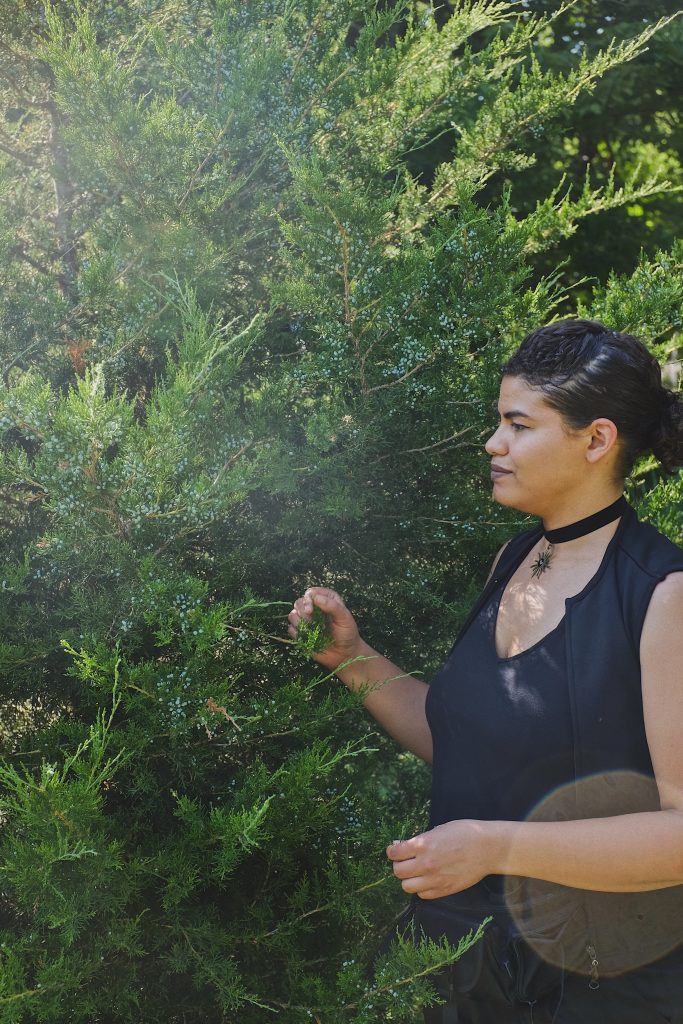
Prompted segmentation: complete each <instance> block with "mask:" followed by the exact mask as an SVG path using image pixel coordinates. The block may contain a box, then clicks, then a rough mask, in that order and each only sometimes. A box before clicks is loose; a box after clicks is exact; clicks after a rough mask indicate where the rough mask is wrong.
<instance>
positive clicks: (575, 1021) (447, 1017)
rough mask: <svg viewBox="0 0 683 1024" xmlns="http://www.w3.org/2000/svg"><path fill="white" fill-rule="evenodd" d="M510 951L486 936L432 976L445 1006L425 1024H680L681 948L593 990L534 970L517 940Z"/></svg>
mask: <svg viewBox="0 0 683 1024" xmlns="http://www.w3.org/2000/svg"><path fill="white" fill-rule="evenodd" d="M477 947H480V948H479V949H477ZM516 949H517V953H516V955H514V956H512V957H510V956H508V955H506V951H505V950H504V949H503V947H501V945H500V944H499V943H497V942H496V940H495V935H493V934H488V935H485V937H484V939H482V940H481V941H480V942H479V943H477V945H476V946H474V947H472V949H470V950H468V952H467V953H465V955H464V956H463V957H462V958H461V960H459V961H458V963H457V964H455V965H454V966H453V967H452V968H451V969H450V970H448V971H445V972H443V973H442V974H441V975H439V976H435V977H434V985H435V988H436V989H437V991H438V992H439V993H440V995H442V996H443V997H444V998H446V999H447V1002H446V1003H445V1004H444V1005H441V1006H435V1007H429V1008H426V1009H425V1010H424V1021H425V1024H664V1022H666V1024H683V950H681V949H680V948H679V949H678V950H675V951H674V952H673V953H671V954H669V955H668V956H666V957H664V958H663V959H661V960H658V961H656V962H655V963H652V964H648V965H647V966H645V967H641V968H638V970H636V971H630V972H628V973H627V974H622V975H615V976H612V977H601V978H599V980H598V982H597V987H595V985H596V982H595V981H594V980H593V981H592V982H591V979H590V978H589V977H587V976H585V975H582V974H576V973H574V972H570V971H565V970H563V969H562V968H560V967H554V966H552V965H550V964H545V965H538V963H537V958H536V957H535V954H534V953H533V951H532V950H530V949H529V947H527V946H526V944H524V943H520V942H519V940H518V942H517V944H516ZM501 951H502V952H503V956H502V957H501V956H500V953H501ZM508 952H509V947H508ZM497 954H498V955H497ZM525 956H526V957H527V959H526V963H525ZM591 984H592V985H593V986H594V987H591Z"/></svg>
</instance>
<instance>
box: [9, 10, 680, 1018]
mask: <svg viewBox="0 0 683 1024" xmlns="http://www.w3.org/2000/svg"><path fill="white" fill-rule="evenodd" d="M446 13H447V14H448V13H450V16H448V17H445V16H444V12H443V11H439V10H434V9H432V8H431V7H430V6H428V5H425V4H421V3H420V4H415V5H399V4H396V5H395V6H392V7H390V6H389V5H386V6H383V7H382V9H376V8H375V6H374V4H372V3H369V2H366V3H350V2H346V0H325V2H320V0H317V2H315V3H313V2H312V3H310V4H299V5H292V4H289V3H285V2H282V3H281V2H280V0H272V2H269V3H267V4H259V5H246V4H243V3H240V2H237V0H214V2H213V3H211V4H204V5H196V4H194V3H193V2H191V0H160V2H158V3H155V4H149V3H148V2H146V0H145V2H143V0H130V2H127V3H120V4H118V5H111V4H107V5H99V4H92V5H87V4H83V5H81V4H76V3H70V2H62V3H59V4H54V5H52V6H48V7H47V8H43V7H42V6H41V5H39V4H33V3H29V2H25V3H23V4H19V5H13V9H12V11H9V10H7V9H5V8H3V9H2V17H3V19H4V23H3V24H2V25H0V28H2V29H3V32H2V33H1V34H2V39H3V47H4V49H3V59H2V64H1V66H0V72H1V85H0V99H1V101H2V104H3V107H2V109H3V116H2V120H1V122H0V123H1V125H2V129H1V131H0V142H1V143H2V150H1V151H2V153H3V161H4V162H3V164H2V168H1V171H2V179H1V181H2V184H1V185H0V195H1V196H2V203H1V205H0V223H1V224H2V240H3V241H2V244H3V247H4V248H3V253H4V256H5V259H4V260H3V262H2V268H3V269H2V274H3V281H2V289H1V290H0V324H1V325H2V326H1V329H0V347H1V349H2V351H1V358H2V362H3V381H4V390H3V394H2V401H1V403H0V429H1V430H2V433H3V445H2V459H1V461H0V495H1V497H2V504H3V509H2V522H1V528H0V529H1V532H0V544H1V545H2V556H3V572H2V576H3V578H2V582H1V583H0V626H1V629H2V633H1V638H2V639H1V643H0V672H1V673H2V680H3V686H4V691H3V692H4V695H5V696H4V702H5V703H4V708H3V710H2V714H3V723H4V724H3V732H2V743H3V751H4V761H3V762H2V767H0V780H1V782H2V787H3V795H2V801H3V804H2V808H3V815H4V827H3V832H2V837H1V840H2V841H1V843H0V872H1V873H2V880H3V885H2V892H3V902H2V907H1V918H0V926H1V927H2V932H3V934H2V937H0V943H2V945H1V946H0V968H1V971H0V1020H2V1021H6V1022H10V1021H11V1022H14V1021H34V1020H35V1021H39V1020H40V1021H54V1022H58V1021H59V1022H61V1021H63V1020H64V1018H65V1014H66V1013H68V1014H69V1017H70V1019H72V1020H73V1021H75V1022H77V1021H83V1022H86V1021H87V1022H89V1024H92V1022H93V1021H102V1022H104V1021H107V1022H109V1021H112V1022H114V1021H116V1022H118V1021H140V1020H145V1021H150V1022H154V1021H159V1022H160V1024H161V1022H164V1024H169V1022H171V1021H173V1022H175V1021H177V1022H178V1024H180V1022H181V1021H182V1022H183V1024H189V1022H193V1021H202V1022H213V1021H216V1022H218V1021H224V1020H230V1019H234V1017H235V1016H236V1015H237V1014H239V1017H240V1020H243V1021H245V1022H247V1024H249V1022H251V1021H254V1022H255V1021H261V1020H263V1019H264V1018H267V1017H270V1016H273V1017H275V1018H276V1019H279V1020H281V1021H284V1022H295V1021H296V1022H298V1021H306V1020H311V1019H313V1020H315V1019H316V1018H317V1019H318V1020H320V1021H324V1022H328V1021H335V1022H337V1021H349V1022H357V1024H360V1022H364V1021H372V1020H375V1019H377V1017H378V1016H379V1015H380V1014H384V1017H385V1019H387V1020H404V1021H409V1020H413V1019H416V1015H417V1008H418V1007H419V1006H420V1005H421V1004H422V1003H423V1002H424V1001H425V1000H426V999H428V998H429V991H430V989H429V984H428V981H427V980H426V974H427V973H428V970H429V969H430V968H433V967H434V966H435V965H437V964H439V963H445V962H447V961H449V960H452V959H453V958H454V957H455V956H456V955H457V950H456V951H454V950H452V949H449V948H447V947H446V946H444V947H441V948H439V947H435V946H432V945H429V944H425V945H423V946H422V947H420V948H418V949H414V948H412V945H411V944H410V943H408V944H406V945H405V946H400V947H399V948H398V949H397V951H396V953H395V954H394V955H393V956H392V957H391V958H390V959H389V960H388V961H387V962H386V963H385V964H383V965H380V967H381V971H383V972H384V973H381V972H380V973H379V974H378V975H377V976H376V977H375V978H374V979H373V978H372V977H370V973H369V970H368V964H369V961H370V960H371V958H372V955H373V951H374V950H375V949H376V948H377V945H378V942H379V935H380V933H381V932H382V930H385V929H387V928H389V927H391V926H392V922H395V915H396V913H397V912H398V911H399V910H400V908H401V906H402V904H403V900H402V894H401V892H400V890H398V889H397V886H396V884H395V882H394V880H393V877H392V875H391V873H390V871H389V870H388V869H387V866H386V862H385V858H384V847H385V846H386V844H387V842H388V841H390V839H391V838H393V837H394V836H396V835H398V834H404V833H408V832H410V831H412V830H415V829H419V828H422V827H424V824H425V822H426V815H425V801H426V796H427V781H428V780H427V775H426V769H425V766H424V765H421V764H420V763H417V762H416V760H415V759H414V758H413V757H411V756H410V755H406V754H399V755H398V756H397V752H396V749H395V747H394V745H393V744H392V743H391V742H390V741H389V740H388V739H386V738H385V737H383V736H380V735H378V734H377V733H375V732H374V731H373V729H372V727H371V723H370V722H369V721H368V719H367V718H366V717H365V716H364V715H363V713H362V712H361V711H360V709H359V700H358V698H357V697H353V696H350V695H349V694H347V693H346V691H345V690H344V689H343V687H341V685H340V684H339V683H338V682H337V681H335V680H334V679H328V678H327V677H325V676H321V675H320V673H318V674H316V673H315V671H312V669H311V666H310V665H308V664H306V663H305V662H304V661H302V659H301V655H302V653H303V646H302V645H300V647H299V648H297V645H292V644H291V643H290V642H289V640H288V639H287V638H286V613H287V610H288V609H289V607H290V606H291V602H292V600H293V599H294V597H296V596H297V595H298V593H300V591H301V589H302V588H304V587H305V586H306V585H309V584H312V583H319V584H329V585H331V586H334V587H335V588H337V589H339V590H341V592H342V593H343V594H344V596H345V598H346V600H347V603H348V604H349V606H350V607H351V609H352V610H353V612H354V614H355V615H356V617H357V619H358V621H359V624H360V626H361V629H362V631H363V634H364V636H365V638H366V639H367V640H368V641H369V642H370V643H371V644H372V645H373V646H376V647H378V648H379V649H381V650H382V651H383V652H384V653H386V654H387V655H388V656H389V657H391V658H392V660H394V661H396V662H397V663H398V664H400V665H402V666H403V667H404V668H405V670H406V671H409V672H417V673H420V672H422V673H424V674H425V675H426V676H427V677H429V674H430V673H431V672H433V671H434V670H435V669H436V667H437V666H438V665H439V664H440V663H441V661H442V660H443V658H444V656H445V654H446V653H447V651H448V648H449V647H450V645H451V643H452V638H453V636H454V633H455V630H456V627H457V624H458V622H459V621H460V619H461V617H462V614H463V611H464V609H465V608H466V607H467V606H468V604H469V602H470V601H471V599H472V597H473V596H474V594H475V593H476V591H477V590H478V588H479V586H480V583H481V579H482V576H483V574H484V572H485V567H486V564H487V563H488V562H490V557H491V555H492V553H493V551H494V550H495V546H496V545H497V544H500V543H501V542H502V540H503V539H504V537H505V536H507V535H508V534H509V533H510V531H511V530H512V529H513V528H515V527H517V526H519V525H523V524H525V522H526V521H525V520H524V519H523V518H521V517H520V516H519V515H518V514H516V513H514V512H512V511H508V510H505V509H501V508H495V507H494V506H493V505H492V503H491V500H490V497H489V490H488V487H489V484H488V478H487V459H486V457H485V456H484V455H483V448H482V445H483V441H484V439H485V437H486V435H487V433H488V432H489V430H490V428H491V425H492V419H493V413H492V404H493V403H494V401H495V399H496V396H497V389H498V366H499V364H500V362H501V361H502V360H503V359H504V358H505V356H506V355H507V354H508V353H509V352H510V350H511V349H512V348H513V347H514V346H515V345H516V344H517V343H518V342H519V340H521V337H522V336H523V335H524V333H525V332H526V331H527V330H529V329H530V328H531V327H533V326H536V325H538V324H539V323H542V322H545V321H547V320H548V319H550V318H551V317H552V316H553V315H554V313H555V312H556V311H557V310H559V309H560V308H562V309H564V308H565V307H566V304H567V295H568V294H569V293H568V292H567V291H566V290H565V289H564V278H563V273H565V275H566V274H568V273H569V268H568V269H567V270H566V271H563V270H562V268H557V267H556V266H554V265H553V255H552V254H553V253H557V251H558V247H560V246H563V245H569V244H570V240H571V239H572V236H573V235H574V233H575V231H576V229H577V226H578V225H579V224H581V223H582V222H583V221H584V220H585V219H586V218H587V217H588V216H589V215H590V216H593V215H595V214H599V215H600V216H603V215H605V214H606V213H608V212H609V211H610V210H616V209H619V208H621V207H623V206H634V205H635V204H638V203H642V202H644V201H646V200H647V199H648V198H649V197H651V196H655V195H660V194H662V193H666V192H667V190H668V189H669V188H670V186H669V185H668V184H667V182H666V179H665V178H664V177H663V175H662V173H661V172H662V168H661V167H657V168H656V169H655V172H654V173H648V174H646V175H644V176H641V177H637V176H635V175H629V176H628V180H627V181H626V183H624V184H619V183H618V182H617V181H616V179H615V180H613V181H609V180H608V181H606V182H605V183H604V184H600V183H598V184H595V183H593V184H591V183H583V182H579V183H578V185H577V186H575V185H574V182H573V181H572V183H571V185H572V187H571V189H569V187H568V185H561V184H560V181H561V169H558V171H559V173H558V176H557V180H555V181H553V182H552V183H549V182H547V181H544V180H543V179H542V176H539V178H538V181H539V186H538V191H537V193H536V194H535V195H534V196H532V194H531V190H530V186H529V185H526V186H525V187H526V188H527V193H526V195H525V198H524V204H523V207H522V206H517V205H516V203H517V200H516V196H515V187H514V185H512V186H511V185H510V184H507V183H506V179H507V178H509V180H510V182H513V179H514V176H515V175H517V174H519V173H521V172H522V171H524V170H525V169H527V168H534V167H535V166H536V164H535V162H534V161H535V160H536V156H537V154H539V155H543V156H544V154H545V153H546V149H547V142H546V139H547V138H548V133H549V132H551V130H552V128H553V126H554V125H555V124H559V123H564V122H566V119H567V118H568V117H569V116H570V112H571V111H572V110H573V109H574V108H575V104H576V103H577V102H578V101H579V99H580V98H581V97H585V96H589V95H592V94H594V92H595V89H596V88H597V85H598V83H599V82H600V81H602V79H603V78H604V77H605V78H606V80H608V79H609V76H611V75H612V74H615V73H617V72H618V71H619V69H620V68H621V67H622V66H624V65H625V64H626V63H628V62H630V61H634V62H635V63H634V66H635V64H637V63H638V61H640V60H641V59H642V54H643V52H644V47H645V46H646V45H649V44H650V42H651V40H655V39H657V38H658V37H659V35H660V33H662V32H666V31H669V30H670V25H668V24H667V23H662V24H655V23H648V24H647V25H644V26H642V28H641V29H639V32H638V34H636V33H632V34H631V35H630V36H629V37H628V38H627V39H625V40H624V41H623V42H621V43H618V44H616V45H611V46H610V45H608V46H606V47H605V48H604V49H603V50H602V51H599V50H598V51H596V52H595V53H593V54H592V55H591V56H590V57H586V56H585V55H584V56H582V55H581V54H578V53H577V54H572V61H571V66H570V67H569V68H568V69H567V70H566V73H564V74H561V73H559V72H558V70H557V69H556V68H553V67H550V66H548V67H544V65H543V64H542V62H541V61H540V58H539V57H538V54H537V50H538V47H537V46H536V45H535V44H536V42H537V41H539V40H542V39H544V38H546V37H547V35H548V33H549V32H554V31H555V28H554V26H556V23H557V22H558V18H559V19H561V18H564V17H565V15H566V12H563V13H561V14H560V15H558V17H557V18H554V17H551V16H523V14H524V11H523V9H521V8H520V5H517V4H514V3H507V2H499V0H496V2H491V0H480V2H473V3H471V4H462V5H459V6H455V5H453V9H452V11H451V12H446ZM445 124H448V125H449V126H452V137H451V147H450V151H449V152H448V153H447V154H446V155H445V156H444V158H443V159H442V160H440V161H438V162H437V163H436V165H435V166H433V167H432V170H431V172H430V175H429V177H428V178H426V177H425V176H424V175H422V174H421V173H418V170H417V168H416V165H415V163H414V161H415V160H416V158H417V154H419V153H421V152H422V151H423V150H426V149H427V147H430V146H433V145H434V144H435V138H436V136H438V135H439V134H440V133H442V132H443V130H444V125H445ZM432 152H433V151H432ZM544 159H545V157H544ZM529 181H531V179H529ZM496 183H498V184H496ZM566 251H570V250H566ZM681 255H682V250H681V245H680V243H675V244H674V245H673V246H672V247H671V249H670V250H665V249H661V250H659V251H657V252H653V253H650V254H648V253H644V254H643V255H642V257H640V258H639V261H638V263H637V265H633V266H629V267H628V268H627V269H626V270H625V271H623V272H621V273H620V274H613V275H612V276H611V277H609V278H606V279H605V280H604V282H602V283H601V284H600V285H599V287H598V288H596V290H595V292H594V293H591V294H590V295H589V297H588V299H585V300H582V301H583V302H584V305H580V306H579V305H577V307H576V311H577V312H580V313H582V314H583V313H589V314H590V315H596V316H600V317H601V318H603V319H604V320H605V321H606V322H607V323H608V324H609V326H611V327H614V328H618V329H628V330H630V331H633V332H635V333H639V334H641V335H642V336H643V337H644V338H645V339H646V340H647V341H648V342H650V343H651V344H652V346H653V350H654V351H655V352H656V353H657V355H658V356H659V357H660V358H661V359H662V361H664V360H667V359H669V358H670V356H671V354H672V352H673V351H674V350H675V345H676V339H677V331H678V330H679V329H680V319H679V318H680V308H681V295H682V293H683V274H682V273H681V262H682V261H681ZM543 261H547V263H545V264H544V262H543ZM544 267H545V268H546V269H544ZM572 272H573V271H572ZM630 494H631V495H632V497H633V498H634V499H635V500H636V501H637V502H638V503H639V507H640V510H641V514H643V515H646V516H649V517H650V518H651V519H652V521H654V522H655V523H656V524H657V525H659V526H660V527H661V528H662V529H664V530H665V531H666V532H668V533H669V535H671V536H672V537H674V539H679V540H680V539H681V535H682V532H683V529H682V526H681V512H680V510H681V505H682V503H681V500H680V499H681V478H680V475H678V476H675V477H672V478H671V479H670V480H664V479H662V478H661V475H660V474H659V472H658V470H657V468H656V467H655V466H654V465H652V464H650V463H649V462H647V461H643V462H642V463H641V464H640V465H639V467H638V468H637V471H636V473H635V474H634V478H633V481H632V482H631V485H630Z"/></svg>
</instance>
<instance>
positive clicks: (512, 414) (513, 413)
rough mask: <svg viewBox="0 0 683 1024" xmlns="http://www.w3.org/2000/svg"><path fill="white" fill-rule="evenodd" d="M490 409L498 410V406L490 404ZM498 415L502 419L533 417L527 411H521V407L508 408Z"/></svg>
mask: <svg viewBox="0 0 683 1024" xmlns="http://www.w3.org/2000/svg"><path fill="white" fill-rule="evenodd" d="M492 411H493V412H494V413H497V412H498V406H497V405H496V404H495V403H494V404H493V406H492ZM500 415H501V416H502V417H503V419H504V420H511V419H513V418H517V419H519V418H520V417H521V418H522V419H525V420H532V419H533V416H530V415H529V413H528V412H523V411H522V409H510V410H509V412H502V413H501V414H500Z"/></svg>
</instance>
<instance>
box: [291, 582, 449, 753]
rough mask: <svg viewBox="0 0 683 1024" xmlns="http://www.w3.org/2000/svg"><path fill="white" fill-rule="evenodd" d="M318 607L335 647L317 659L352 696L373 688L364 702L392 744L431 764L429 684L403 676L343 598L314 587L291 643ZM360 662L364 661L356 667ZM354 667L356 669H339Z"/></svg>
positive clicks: (295, 616) (298, 609)
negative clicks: (369, 639) (373, 644)
mask: <svg viewBox="0 0 683 1024" xmlns="http://www.w3.org/2000/svg"><path fill="white" fill-rule="evenodd" d="M314 604H315V605H316V606H317V607H318V608H320V610H321V611H322V612H324V613H325V615H326V616H327V624H328V630H329V632H330V635H331V637H332V643H331V644H330V646H329V647H326V648H325V650H324V651H319V652H317V653H316V654H313V655H312V657H313V658H314V659H315V661H317V662H318V664H319V665H321V666H322V667H323V668H325V669H327V670H328V671H330V672H334V673H335V674H336V675H337V676H339V678H340V679H341V681H342V682H343V683H344V685H345V686H347V687H348V688H349V689H350V690H354V691H355V690H358V689H359V688H360V687H361V686H362V685H363V684H369V685H370V686H371V687H372V689H371V690H370V692H369V693H368V694H367V696H366V697H365V698H364V700H363V706H364V707H365V708H367V710H368V711H369V712H370V714H371V715H372V716H373V717H374V718H375V719H376V720H377V722H379V724H380V725H381V726H382V728H383V729H384V730H385V732H387V733H388V734H389V735H390V736H391V738H392V739H394V740H396V742H397V743H399V744H400V745H401V746H402V747H405V748H406V750H410V751H411V752H412V753H413V754H416V755H417V756H418V757H421V758H422V760H423V761H427V762H428V763H429V764H431V760H432V734H431V731H430V728H429V725H428V724H427V718H426V715H425V699H426V697H427V691H428V689H429V686H428V685H427V683H425V682H423V681H422V680H421V679H415V678H414V677H413V676H410V675H407V674H406V673H405V672H402V671H401V669H400V668H398V666H397V665H394V664H393V662H391V661H389V659H388V658H384V657H383V656H382V655H381V654H379V653H378V652H377V651H376V650H374V648H372V647H370V646H369V644H366V643H365V641H364V640H363V639H362V638H361V636H360V634H359V632H358V627H357V625H356V622H355V619H354V618H353V616H352V615H351V612H350V611H349V610H348V608H347V607H346V605H345V604H344V602H343V600H342V598H341V597H340V596H339V594H338V593H337V592H336V591H334V590H329V589H328V588H327V587H310V588H309V589H308V590H307V591H306V593H305V594H304V595H303V597H300V598H298V599H297V600H296V601H295V602H294V607H293V609H292V611H291V612H290V613H289V615H288V619H289V623H290V625H289V630H288V632H289V635H290V636H291V637H292V638H295V637H296V635H297V626H298V623H299V620H300V619H302V618H303V619H307V620H310V619H311V617H312V615H313V605H314ZM355 658H358V659H359V660H358V661H353V659H355ZM360 659H363V660H360ZM349 661H353V664H350V665H346V667H345V668H344V667H340V666H344V664H345V663H346V662H349Z"/></svg>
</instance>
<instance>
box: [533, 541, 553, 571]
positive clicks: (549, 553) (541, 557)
mask: <svg viewBox="0 0 683 1024" xmlns="http://www.w3.org/2000/svg"><path fill="white" fill-rule="evenodd" d="M552 557H553V546H552V544H549V545H548V547H547V548H546V549H545V551H539V553H538V557H537V559H536V561H535V562H532V563H531V575H532V576H535V577H536V579H538V577H539V576H540V575H541V573H542V572H545V570H546V569H549V568H550V560H551V558H552Z"/></svg>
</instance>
